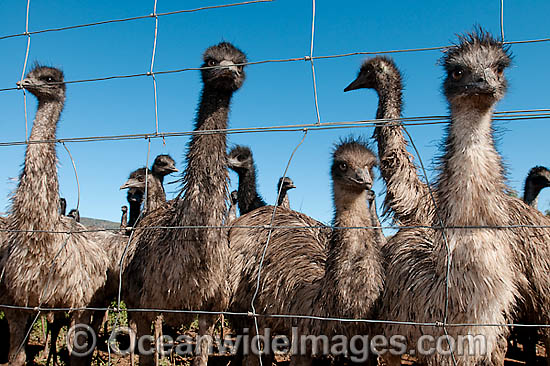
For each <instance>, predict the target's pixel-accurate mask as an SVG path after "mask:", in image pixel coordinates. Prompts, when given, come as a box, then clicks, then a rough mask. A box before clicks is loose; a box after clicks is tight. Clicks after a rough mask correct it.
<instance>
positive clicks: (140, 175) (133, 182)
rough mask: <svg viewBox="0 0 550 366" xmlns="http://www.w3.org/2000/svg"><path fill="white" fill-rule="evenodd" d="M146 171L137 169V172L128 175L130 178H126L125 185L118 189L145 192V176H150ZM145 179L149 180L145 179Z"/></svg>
mask: <svg viewBox="0 0 550 366" xmlns="http://www.w3.org/2000/svg"><path fill="white" fill-rule="evenodd" d="M147 170H148V169H146V168H139V169H137V170H134V171H133V172H132V173H130V176H129V177H128V180H127V181H126V183H124V184H123V185H122V186H120V189H135V190H139V191H141V192H145V175H146V174H151V172H150V171H147ZM147 179H151V178H150V177H147ZM128 193H129V192H128ZM142 194H143V193H142Z"/></svg>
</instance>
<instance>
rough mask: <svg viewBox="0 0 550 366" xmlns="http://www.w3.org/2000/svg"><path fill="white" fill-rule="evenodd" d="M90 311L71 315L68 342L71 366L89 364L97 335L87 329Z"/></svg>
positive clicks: (89, 321) (85, 365)
mask: <svg viewBox="0 0 550 366" xmlns="http://www.w3.org/2000/svg"><path fill="white" fill-rule="evenodd" d="M91 316H92V313H91V312H90V311H81V312H77V313H75V314H74V315H73V316H72V319H71V329H73V334H70V335H69V336H70V338H69V339H68V343H69V346H70V347H69V350H70V352H69V356H70V357H69V358H70V362H71V366H87V365H89V364H91V361H92V354H93V351H94V348H95V342H97V335H96V334H95V333H93V329H92V330H91V332H90V331H89V328H88V329H87V327H88V326H90V323H91ZM90 328H91V327H90Z"/></svg>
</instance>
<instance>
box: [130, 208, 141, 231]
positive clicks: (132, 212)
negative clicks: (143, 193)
mask: <svg viewBox="0 0 550 366" xmlns="http://www.w3.org/2000/svg"><path fill="white" fill-rule="evenodd" d="M129 204H130V219H129V220H128V226H131V227H133V226H135V224H136V221H137V219H138V217H139V213H140V211H141V202H130V203H129Z"/></svg>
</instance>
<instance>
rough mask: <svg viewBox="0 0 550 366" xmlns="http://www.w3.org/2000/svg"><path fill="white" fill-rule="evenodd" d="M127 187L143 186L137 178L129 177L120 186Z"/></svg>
mask: <svg viewBox="0 0 550 366" xmlns="http://www.w3.org/2000/svg"><path fill="white" fill-rule="evenodd" d="M128 188H143V182H140V181H139V180H137V179H135V178H130V179H128V180H127V181H126V183H124V184H123V185H121V186H120V189H128Z"/></svg>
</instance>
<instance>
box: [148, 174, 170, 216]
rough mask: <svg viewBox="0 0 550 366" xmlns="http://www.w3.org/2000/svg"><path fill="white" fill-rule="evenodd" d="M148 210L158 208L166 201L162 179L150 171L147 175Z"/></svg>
mask: <svg viewBox="0 0 550 366" xmlns="http://www.w3.org/2000/svg"><path fill="white" fill-rule="evenodd" d="M147 179H148V181H147V203H146V205H147V206H146V208H147V211H152V210H156V209H157V208H159V207H160V206H162V205H163V204H164V203H166V193H165V192H164V187H163V186H162V181H161V180H159V178H158V175H155V174H151V173H149V174H148V176H147Z"/></svg>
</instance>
